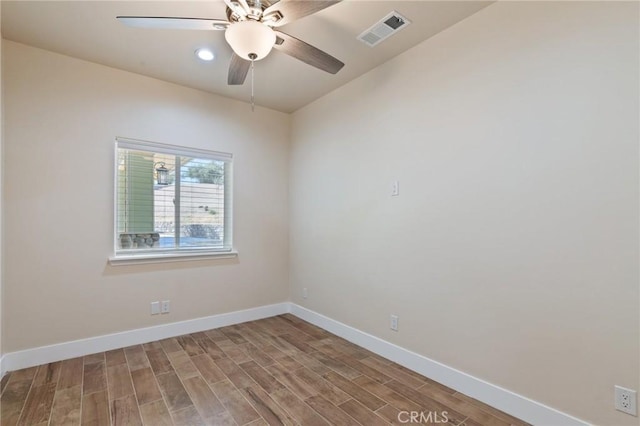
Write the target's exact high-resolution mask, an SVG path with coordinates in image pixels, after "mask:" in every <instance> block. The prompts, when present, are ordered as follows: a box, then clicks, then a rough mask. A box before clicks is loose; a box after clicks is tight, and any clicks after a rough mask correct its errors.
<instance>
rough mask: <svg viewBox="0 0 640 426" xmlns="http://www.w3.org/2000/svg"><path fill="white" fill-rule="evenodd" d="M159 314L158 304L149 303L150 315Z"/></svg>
mask: <svg viewBox="0 0 640 426" xmlns="http://www.w3.org/2000/svg"><path fill="white" fill-rule="evenodd" d="M159 313H160V302H151V315H158V314H159Z"/></svg>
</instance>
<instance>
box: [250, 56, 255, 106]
mask: <svg viewBox="0 0 640 426" xmlns="http://www.w3.org/2000/svg"><path fill="white" fill-rule="evenodd" d="M249 58H251V112H254V111H255V103H254V102H253V99H254V97H253V74H254V68H253V64H254V62H255V59H256V54H255V53H251V54H249Z"/></svg>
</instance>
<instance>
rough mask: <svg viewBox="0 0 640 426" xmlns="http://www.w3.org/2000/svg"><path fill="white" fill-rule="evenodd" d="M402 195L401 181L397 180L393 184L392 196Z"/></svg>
mask: <svg viewBox="0 0 640 426" xmlns="http://www.w3.org/2000/svg"><path fill="white" fill-rule="evenodd" d="M398 195H400V182H398V181H397V180H396V181H394V182H393V183H392V184H391V196H392V197H396V196H398Z"/></svg>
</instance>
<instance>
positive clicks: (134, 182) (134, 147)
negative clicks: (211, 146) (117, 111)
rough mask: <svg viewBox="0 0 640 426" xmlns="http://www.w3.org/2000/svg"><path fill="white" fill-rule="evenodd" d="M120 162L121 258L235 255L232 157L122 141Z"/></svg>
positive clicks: (118, 245) (118, 229)
mask: <svg viewBox="0 0 640 426" xmlns="http://www.w3.org/2000/svg"><path fill="white" fill-rule="evenodd" d="M116 158H117V167H116V169H117V170H116V191H115V192H116V194H115V198H116V209H115V210H116V211H115V216H116V238H115V247H116V250H115V251H116V255H117V254H119V253H126V254H127V255H131V254H135V253H148V252H149V251H159V252H166V251H169V252H171V251H184V250H199V251H201V250H213V251H229V250H231V231H230V228H231V225H230V224H231V220H230V218H231V215H230V210H231V209H230V205H231V202H230V201H231V197H230V195H231V194H230V188H231V185H230V177H231V158H232V156H231V155H230V154H225V153H220V152H215V151H204V150H195V149H188V148H182V147H172V146H170V145H164V144H154V143H151V142H138V141H132V140H121V139H118V140H117V143H116ZM158 169H166V170H167V173H168V178H167V179H166V182H162V183H160V182H159V180H158Z"/></svg>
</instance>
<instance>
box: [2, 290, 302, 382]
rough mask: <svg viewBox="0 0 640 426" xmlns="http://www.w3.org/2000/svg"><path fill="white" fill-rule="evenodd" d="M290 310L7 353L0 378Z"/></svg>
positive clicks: (250, 312) (266, 309)
mask: <svg viewBox="0 0 640 426" xmlns="http://www.w3.org/2000/svg"><path fill="white" fill-rule="evenodd" d="M289 310H290V303H288V302H284V303H277V304H275V305H267V306H260V307H257V308H251V309H245V310H242V311H235V312H229V313H225V314H219V315H212V316H209V317H204V318H196V319H193V320H187V321H180V322H174V323H169V324H162V325H157V326H153V327H147V328H138V329H135V330H129V331H123V332H120V333H114V334H107V335H104V336H97V337H90V338H87V339H81V340H74V341H71V342H64V343H58V344H55V345H49V346H41V347H38V348H33V349H26V350H23V351H18V352H10V353H6V354H4V356H2V358H1V359H0V361H1V362H0V377H1V376H4V373H5V372H7V371H14V370H19V369H21V368H27V367H33V366H35V365H40V364H47V363H50V362H55V361H60V360H63V359H69V358H75V357H79V356H84V355H89V354H92V353H96V352H103V351H108V350H111V349H118V348H123V347H126V346H131V345H140V344H142V343H148V342H152V341H154V340H160V339H167V338H169V337H175V336H180V335H183V334H189V333H196V332H198V331H204V330H210V329H213V328H219V327H225V326H227V325H233V324H239V323H242V322H247V321H254V320H259V319H262V318H268V317H272V316H275V315H281V314H284V313H287V312H289Z"/></svg>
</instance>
